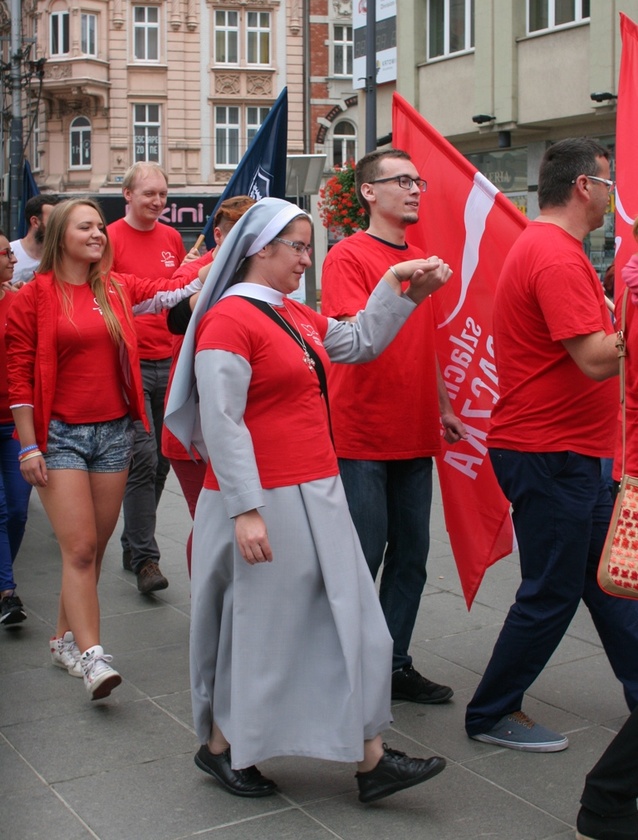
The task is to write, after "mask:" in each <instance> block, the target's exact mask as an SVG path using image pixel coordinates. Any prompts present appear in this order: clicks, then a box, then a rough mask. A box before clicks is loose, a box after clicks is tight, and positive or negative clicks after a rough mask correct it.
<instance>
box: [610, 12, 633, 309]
mask: <svg viewBox="0 0 638 840" xmlns="http://www.w3.org/2000/svg"><path fill="white" fill-rule="evenodd" d="M620 34H621V36H622V53H621V56H620V79H619V82H618V111H617V114H616V219H615V221H616V258H615V271H614V277H615V279H616V282H615V284H614V287H615V296H616V298H618V297H619V295H620V293H621V292H622V289H623V284H622V283H620V282H619V281H620V278H621V271H622V268H623V266H624V265H625V264H626V263H627V260H628V259H629V257H631V255H632V254H634V253H635V252H636V240H635V239H634V237H633V235H632V232H631V228H632V225H633V223H634V219H635V218H636V216H638V167H636V138H637V137H638V26H636V24H635V23H634V22H633V21H632V20H630V19H629V18H628V17H627V15H624V14H622V13H621V15H620Z"/></svg>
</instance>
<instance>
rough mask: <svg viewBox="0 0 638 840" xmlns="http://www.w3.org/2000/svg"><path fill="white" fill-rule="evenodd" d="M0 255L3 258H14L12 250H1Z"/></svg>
mask: <svg viewBox="0 0 638 840" xmlns="http://www.w3.org/2000/svg"><path fill="white" fill-rule="evenodd" d="M0 255H2V256H3V257H15V251H14V250H13V248H2V250H0Z"/></svg>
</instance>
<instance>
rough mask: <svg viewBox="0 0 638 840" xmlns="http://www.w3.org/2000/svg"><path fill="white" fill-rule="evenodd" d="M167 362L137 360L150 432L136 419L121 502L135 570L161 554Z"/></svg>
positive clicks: (124, 534) (166, 466) (166, 469)
mask: <svg viewBox="0 0 638 840" xmlns="http://www.w3.org/2000/svg"><path fill="white" fill-rule="evenodd" d="M170 366H171V360H170V359H159V360H155V361H153V360H148V359H142V361H141V363H140V367H141V370H142V383H143V386H144V401H145V408H146V416H147V418H148V422H149V424H150V432H147V431H146V429H145V428H144V424H143V423H142V422H141V421H136V422H135V442H134V444H133V456H132V458H131V466H130V469H129V474H128V479H127V482H126V490H125V492H124V502H123V506H122V511H123V513H124V530H123V532H122V548H123V549H125V550H126V549H130V551H131V566H132V568H133V571H134V572H139V570H140V569H141V568H142V566H144V565H145V564H146V563H147V562H148V561H149V560H153V561H155V562H157V561H158V560H159V558H160V550H159V546H158V545H157V541H156V539H155V524H156V521H157V506H158V504H159V500H160V498H161V496H162V490H163V489H164V485H165V484H166V477H167V475H168V472H169V470H170V464H169V462H168V459H167V458H165V457H164V456H163V455H162V454H161V453H162V424H163V422H164V402H165V400H166V389H167V387H168V374H169V370H170Z"/></svg>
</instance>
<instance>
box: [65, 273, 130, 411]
mask: <svg viewBox="0 0 638 840" xmlns="http://www.w3.org/2000/svg"><path fill="white" fill-rule="evenodd" d="M64 289H65V291H66V293H67V294H68V295H69V314H67V313H66V312H65V311H64V308H63V307H62V308H61V311H60V316H59V318H58V323H57V350H58V375H57V379H56V383H55V395H54V397H53V405H52V408H51V416H52V417H53V418H54V419H56V420H62V421H63V422H65V423H98V422H104V421H107V420H115V419H117V418H118V417H123V416H124V415H125V414H127V413H128V405H127V404H126V400H125V398H124V392H123V390H122V383H121V366H120V361H119V347H118V346H117V345H116V344H115V343H114V342H113V339H112V338H111V336H110V335H109V333H108V330H107V328H106V324H105V322H104V317H103V315H102V310H101V309H100V307H99V305H98V303H97V300H96V299H95V297H94V295H93V291H92V290H91V287H90V286H89V285H88V284H86V283H83V284H82V285H81V286H74V285H72V284H71V283H65V284H64Z"/></svg>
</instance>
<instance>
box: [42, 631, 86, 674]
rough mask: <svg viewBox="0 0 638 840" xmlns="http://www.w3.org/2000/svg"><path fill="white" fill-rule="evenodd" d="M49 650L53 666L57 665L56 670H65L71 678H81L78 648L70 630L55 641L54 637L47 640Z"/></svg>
mask: <svg viewBox="0 0 638 840" xmlns="http://www.w3.org/2000/svg"><path fill="white" fill-rule="evenodd" d="M49 650H50V651H51V661H52V662H53V664H54V665H57V666H58V668H66V670H67V671H68V672H69V674H71V676H72V677H81V676H82V666H81V665H80V656H81V654H80V648H79V647H78V646H77V645H76V643H75V638H74V637H73V633H72V632H71V631H70V630H67V631H66V633H65V634H64V636H62V638H61V639H57V638H56V637H55V636H54V637H53V638H52V639H49Z"/></svg>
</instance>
